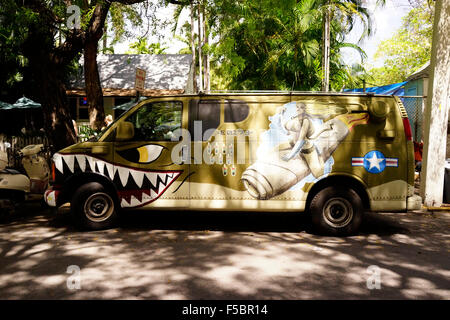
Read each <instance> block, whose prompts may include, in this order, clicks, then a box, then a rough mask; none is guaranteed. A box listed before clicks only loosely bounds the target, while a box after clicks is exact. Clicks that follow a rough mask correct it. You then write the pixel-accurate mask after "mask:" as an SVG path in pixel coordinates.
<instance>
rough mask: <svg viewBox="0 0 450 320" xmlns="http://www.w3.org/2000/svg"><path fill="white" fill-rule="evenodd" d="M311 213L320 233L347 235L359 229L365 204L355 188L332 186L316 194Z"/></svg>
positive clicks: (315, 226) (314, 225) (314, 224)
mask: <svg viewBox="0 0 450 320" xmlns="http://www.w3.org/2000/svg"><path fill="white" fill-rule="evenodd" d="M310 213H311V219H312V223H313V227H314V229H315V230H316V231H318V232H319V233H322V234H327V235H333V236H346V235H351V234H354V233H356V231H357V230H358V229H359V226H360V225H361V221H362V214H363V204H362V200H361V198H360V196H359V195H358V193H357V192H355V191H354V190H353V189H350V188H345V187H344V188H342V187H339V188H338V187H336V186H330V187H327V188H324V189H322V190H320V191H319V192H318V193H317V194H316V195H315V196H314V198H313V199H312V201H311V205H310Z"/></svg>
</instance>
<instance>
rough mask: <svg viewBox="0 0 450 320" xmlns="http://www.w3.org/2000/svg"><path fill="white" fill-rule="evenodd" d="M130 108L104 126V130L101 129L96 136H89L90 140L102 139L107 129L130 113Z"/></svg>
mask: <svg viewBox="0 0 450 320" xmlns="http://www.w3.org/2000/svg"><path fill="white" fill-rule="evenodd" d="M132 107H133V106H132ZM130 109H131V108H130ZM130 109H128V110H127V111H125V112H122V114H121V115H120V116H118V117H117V118H116V119H114V121H113V122H111V123H110V124H109V125H108V126H107V127H105V128H103V130H102V131H100V133H99V134H97V135H96V136H93V137H91V138H89V140H88V141H90V142H96V141H98V140H100V138H101V137H103V136H104V135H105V133H106V131H108V129H109V128H110V127H111V126H112V125H113V124H115V123H116V122H117V121H119V120H120V119H122V118H123V117H124V116H125V115H127V114H128V111H129V110H130ZM112 132H113V131H111V134H112Z"/></svg>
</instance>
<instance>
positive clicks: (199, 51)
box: [197, 4, 203, 91]
mask: <svg viewBox="0 0 450 320" xmlns="http://www.w3.org/2000/svg"><path fill="white" fill-rule="evenodd" d="M197 12H198V69H199V70H198V75H199V84H200V88H199V90H200V91H203V66H202V60H203V54H202V45H203V44H202V40H203V33H202V29H203V23H202V10H201V6H200V4H198V5H197Z"/></svg>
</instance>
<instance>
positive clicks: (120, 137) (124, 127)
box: [116, 121, 134, 141]
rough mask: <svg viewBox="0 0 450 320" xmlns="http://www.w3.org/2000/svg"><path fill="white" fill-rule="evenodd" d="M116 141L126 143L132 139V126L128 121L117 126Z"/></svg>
mask: <svg viewBox="0 0 450 320" xmlns="http://www.w3.org/2000/svg"><path fill="white" fill-rule="evenodd" d="M116 130H117V132H116V141H127V140H130V139H132V138H133V137H134V125H133V123H131V122H129V121H122V122H119V123H118V124H117V128H116Z"/></svg>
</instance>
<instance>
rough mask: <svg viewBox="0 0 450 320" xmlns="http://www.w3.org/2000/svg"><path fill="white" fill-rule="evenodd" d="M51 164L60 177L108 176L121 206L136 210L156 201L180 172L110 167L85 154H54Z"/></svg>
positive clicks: (107, 163) (104, 162)
mask: <svg viewBox="0 0 450 320" xmlns="http://www.w3.org/2000/svg"><path fill="white" fill-rule="evenodd" d="M53 162H54V163H55V168H56V169H57V170H58V171H59V172H60V173H61V174H64V172H65V171H66V172H67V171H70V172H71V173H75V172H77V171H81V172H95V173H99V174H101V175H103V176H105V177H108V178H109V179H111V180H112V181H113V182H114V183H115V185H116V186H117V189H118V191H117V194H118V196H119V200H120V206H121V207H123V208H131V207H139V206H143V205H146V204H148V203H150V202H153V201H155V200H156V199H158V198H159V197H160V196H161V195H162V194H163V193H164V192H165V191H166V190H167V189H168V188H169V186H170V185H171V184H172V183H173V182H174V181H175V180H176V179H177V178H178V177H179V176H180V175H181V173H182V172H183V171H181V170H164V171H153V170H152V171H146V170H139V169H134V168H129V167H124V166H118V165H113V164H111V163H109V162H106V161H104V160H102V159H98V158H95V157H91V156H87V155H84V154H61V153H56V154H55V155H54V156H53ZM130 176H131V178H130Z"/></svg>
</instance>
